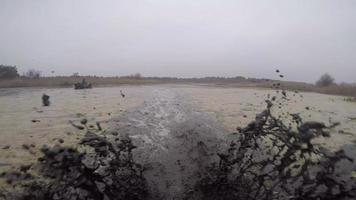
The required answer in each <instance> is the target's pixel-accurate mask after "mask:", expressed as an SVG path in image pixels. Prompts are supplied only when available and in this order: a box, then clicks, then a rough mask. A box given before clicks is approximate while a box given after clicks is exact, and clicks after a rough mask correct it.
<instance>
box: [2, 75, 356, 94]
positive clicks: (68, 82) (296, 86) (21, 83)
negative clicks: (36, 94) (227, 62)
mask: <svg viewBox="0 0 356 200" xmlns="http://www.w3.org/2000/svg"><path fill="white" fill-rule="evenodd" d="M83 78H85V79H86V81H87V82H90V83H92V84H93V85H94V87H95V86H114V85H143V84H163V83H183V84H192V83H193V84H194V83H195V84H211V85H215V86H220V87H261V88H271V87H273V85H275V84H278V83H280V88H281V89H286V90H296V91H304V92H317V93H322V94H332V95H342V96H351V97H356V86H354V85H345V84H343V85H336V84H335V85H332V86H328V87H318V86H316V85H314V84H309V83H303V82H292V81H276V80H266V79H255V78H247V79H246V78H243V77H235V78H214V77H206V78H164V77H163V78H161V77H140V78H135V77H96V76H81V77H72V76H71V77H40V78H36V79H31V78H23V77H21V78H16V79H11V80H0V88H13V87H73V85H74V83H76V82H80V81H82V79H83Z"/></svg>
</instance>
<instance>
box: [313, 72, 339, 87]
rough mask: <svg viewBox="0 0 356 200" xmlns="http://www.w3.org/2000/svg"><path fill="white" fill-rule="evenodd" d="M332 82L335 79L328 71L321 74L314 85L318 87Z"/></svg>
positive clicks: (333, 82)
mask: <svg viewBox="0 0 356 200" xmlns="http://www.w3.org/2000/svg"><path fill="white" fill-rule="evenodd" d="M333 84H335V79H334V78H333V77H332V76H330V75H329V74H328V73H325V74H324V75H322V76H321V77H320V79H319V80H318V81H317V82H316V85H317V86H319V87H327V86H330V85H333Z"/></svg>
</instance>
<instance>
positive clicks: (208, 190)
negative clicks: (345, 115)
mask: <svg viewBox="0 0 356 200" xmlns="http://www.w3.org/2000/svg"><path fill="white" fill-rule="evenodd" d="M266 102H267V108H266V110H264V111H263V112H262V113H260V114H258V115H257V116H256V119H255V121H253V122H251V123H250V124H249V125H248V126H246V127H245V128H239V129H238V131H239V134H237V135H238V139H236V140H235V141H233V142H231V144H230V148H229V149H228V150H227V151H226V152H225V153H221V154H218V155H219V157H220V163H219V164H216V165H214V166H211V168H210V170H208V173H206V174H205V176H204V177H203V178H202V179H201V181H200V182H199V183H197V185H196V190H197V191H198V193H199V198H198V199H204V200H205V199H206V200H210V199H211V200H247V199H252V200H257V199H283V200H284V199H294V200H297V199H298V200H309V199H311V200H313V199H315V200H317V199H318V200H323V199H356V179H355V177H352V175H351V173H352V170H351V171H346V172H345V171H343V169H342V166H344V165H348V166H351V164H352V162H353V160H352V159H351V158H349V157H348V156H347V155H346V154H345V152H344V150H339V151H337V152H334V153H332V152H330V151H328V150H326V149H324V148H322V147H321V146H317V145H315V144H313V143H312V140H313V139H315V138H318V137H329V136H330V134H329V132H328V130H329V129H331V128H333V127H335V126H337V125H338V124H332V125H331V126H326V125H325V124H323V123H319V122H303V120H302V118H301V117H300V116H299V115H298V114H293V115H292V118H293V120H294V123H295V124H296V126H297V128H296V129H293V128H292V127H291V126H286V125H285V124H284V123H283V122H282V121H281V120H280V119H279V118H276V117H274V116H273V114H272V111H271V108H272V107H273V104H272V102H271V101H266ZM353 170H355V169H353ZM188 199H189V198H188Z"/></svg>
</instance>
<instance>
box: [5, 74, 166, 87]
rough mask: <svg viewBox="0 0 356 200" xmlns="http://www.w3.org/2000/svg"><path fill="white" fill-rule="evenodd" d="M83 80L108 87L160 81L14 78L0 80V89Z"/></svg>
mask: <svg viewBox="0 0 356 200" xmlns="http://www.w3.org/2000/svg"><path fill="white" fill-rule="evenodd" d="M83 78H85V80H86V81H87V82H90V83H92V84H93V85H94V86H109V85H122V84H130V85H131V84H132V85H135V84H155V83H162V81H159V80H154V79H144V78H139V79H138V78H136V79H135V78H122V77H93V76H85V77H41V78H36V79H30V78H16V79H11V80H0V88H14V87H73V85H74V83H77V82H81V81H82V79H83Z"/></svg>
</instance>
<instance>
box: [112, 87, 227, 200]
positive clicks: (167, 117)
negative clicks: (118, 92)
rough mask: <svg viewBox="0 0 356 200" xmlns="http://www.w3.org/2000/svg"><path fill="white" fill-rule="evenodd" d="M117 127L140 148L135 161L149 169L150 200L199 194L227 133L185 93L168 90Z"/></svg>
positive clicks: (115, 129) (127, 115)
mask: <svg viewBox="0 0 356 200" xmlns="http://www.w3.org/2000/svg"><path fill="white" fill-rule="evenodd" d="M112 127H113V129H112V132H113V133H114V134H115V133H118V134H119V135H120V136H121V137H130V138H131V139H132V140H133V143H134V145H135V146H137V147H138V148H137V149H135V150H134V151H133V152H134V160H135V161H136V162H138V163H140V164H142V165H143V166H144V167H145V171H144V177H145V178H146V180H147V182H148V185H149V190H150V194H151V196H150V199H183V197H184V196H185V195H187V194H188V193H189V192H191V191H193V190H194V184H195V183H196V182H197V180H198V179H199V177H200V176H201V174H202V173H204V170H205V169H206V167H207V166H209V165H210V164H211V163H213V162H216V161H217V160H218V157H217V155H216V152H217V151H219V149H220V148H222V147H223V145H224V144H223V142H222V141H223V136H224V135H226V133H227V132H226V130H225V129H224V128H223V127H221V126H220V125H219V124H218V123H217V122H216V121H214V120H213V118H211V117H210V116H209V115H207V114H205V113H202V112H198V111H196V110H194V109H193V107H192V106H191V105H189V103H188V102H187V101H186V99H185V98H184V97H183V95H182V94H180V93H179V92H173V91H171V90H169V89H164V88H162V89H157V90H155V91H154V97H153V98H151V99H149V100H147V101H146V102H145V103H144V105H143V106H142V107H140V108H138V109H136V110H133V111H131V112H127V113H125V114H123V115H122V116H120V117H119V118H116V119H114V120H113V122H112Z"/></svg>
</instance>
